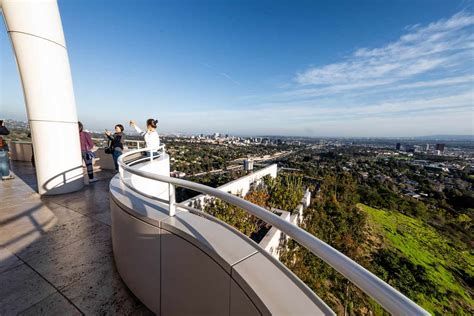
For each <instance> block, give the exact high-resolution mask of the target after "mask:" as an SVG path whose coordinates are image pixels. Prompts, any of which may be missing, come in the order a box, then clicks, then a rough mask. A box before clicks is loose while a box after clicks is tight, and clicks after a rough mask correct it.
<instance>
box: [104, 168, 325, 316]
mask: <svg viewBox="0 0 474 316" xmlns="http://www.w3.org/2000/svg"><path fill="white" fill-rule="evenodd" d="M110 195H111V198H110V208H111V216H112V244H113V251H114V258H115V262H116V265H117V269H118V271H119V273H120V275H121V277H122V279H123V280H124V282H125V283H126V284H127V286H128V287H129V288H130V290H131V291H132V292H133V293H134V294H135V295H136V296H137V297H138V298H139V299H140V300H141V301H142V302H143V303H144V304H145V305H147V306H148V308H150V309H151V310H152V311H153V312H154V313H156V314H157V315H262V314H263V315H271V314H275V315H334V313H333V312H332V311H331V310H330V309H329V308H328V307H327V305H326V304H325V303H324V302H323V301H321V300H320V299H319V298H318V297H317V296H316V295H315V294H314V293H313V292H312V291H311V290H310V289H309V288H308V287H307V286H306V285H305V284H304V283H302V282H301V280H299V279H298V278H297V277H296V276H295V275H294V274H293V273H292V272H291V271H289V270H288V269H287V268H286V267H284V266H283V265H282V264H281V263H279V262H278V261H277V260H275V259H273V258H272V257H270V256H268V254H266V252H265V251H264V250H263V249H261V248H260V247H258V246H257V245H256V244H255V243H253V242H252V241H250V240H249V239H248V238H247V237H245V236H244V235H242V234H240V233H237V232H236V231H235V230H233V229H231V228H229V226H227V225H226V224H224V223H222V222H219V221H210V220H208V219H206V218H203V217H201V216H197V215H194V214H191V213H188V212H186V211H184V210H180V209H178V210H177V213H176V215H175V216H173V217H170V216H168V214H167V210H166V209H167V204H161V203H159V202H157V201H156V200H153V199H149V198H146V197H144V196H142V195H140V194H139V193H137V192H135V191H134V190H130V189H128V188H127V187H126V186H125V185H124V184H123V183H122V182H121V181H120V179H119V178H118V176H116V177H115V178H113V179H112V181H111V183H110Z"/></svg>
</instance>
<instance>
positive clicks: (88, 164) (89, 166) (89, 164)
mask: <svg viewBox="0 0 474 316" xmlns="http://www.w3.org/2000/svg"><path fill="white" fill-rule="evenodd" d="M81 154H82V160H84V163H85V164H86V168H87V176H88V177H89V179H92V178H94V168H93V167H92V158H91V157H90V156H89V155H88V154H87V151H81Z"/></svg>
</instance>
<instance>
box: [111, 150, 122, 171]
mask: <svg viewBox="0 0 474 316" xmlns="http://www.w3.org/2000/svg"><path fill="white" fill-rule="evenodd" d="M121 155H122V151H121V150H117V149H114V152H113V153H112V158H113V159H114V165H115V170H117V171H118V170H119V166H118V163H117V159H118V157H120V156H121Z"/></svg>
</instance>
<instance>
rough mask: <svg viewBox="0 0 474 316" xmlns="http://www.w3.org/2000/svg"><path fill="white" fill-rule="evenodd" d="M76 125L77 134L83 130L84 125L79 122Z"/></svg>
mask: <svg viewBox="0 0 474 316" xmlns="http://www.w3.org/2000/svg"><path fill="white" fill-rule="evenodd" d="M77 125H78V126H79V132H82V130H83V129H84V125H82V123H81V122H77Z"/></svg>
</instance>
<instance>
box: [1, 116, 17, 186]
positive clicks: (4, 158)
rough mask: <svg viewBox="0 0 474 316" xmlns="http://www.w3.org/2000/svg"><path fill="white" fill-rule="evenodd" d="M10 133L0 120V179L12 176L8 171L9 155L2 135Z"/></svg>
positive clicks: (8, 178)
mask: <svg viewBox="0 0 474 316" xmlns="http://www.w3.org/2000/svg"><path fill="white" fill-rule="evenodd" d="M8 134H10V131H9V130H8V128H6V126H5V123H4V121H3V120H0V176H1V177H2V180H10V179H13V178H14V177H13V176H12V174H11V172H10V157H9V148H8V144H7V141H6V140H5V138H3V136H6V135H8Z"/></svg>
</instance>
